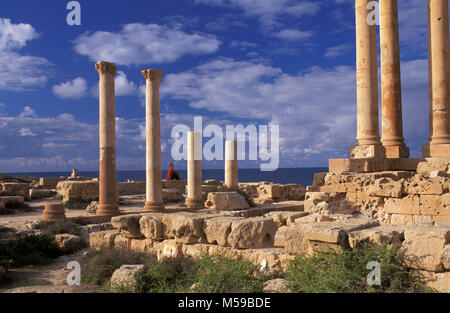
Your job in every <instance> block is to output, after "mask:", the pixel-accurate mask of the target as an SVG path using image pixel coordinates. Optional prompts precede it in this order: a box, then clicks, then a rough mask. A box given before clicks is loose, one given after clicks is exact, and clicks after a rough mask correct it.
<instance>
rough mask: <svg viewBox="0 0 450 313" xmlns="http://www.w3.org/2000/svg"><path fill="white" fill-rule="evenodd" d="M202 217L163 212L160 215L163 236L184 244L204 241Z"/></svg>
mask: <svg viewBox="0 0 450 313" xmlns="http://www.w3.org/2000/svg"><path fill="white" fill-rule="evenodd" d="M203 221H204V218H203V217H201V216H198V215H196V214H187V213H186V214H181V213H180V214H165V215H163V216H162V223H163V225H164V238H166V239H176V240H177V241H179V242H182V243H186V244H193V243H206V236H205V234H204V233H203Z"/></svg>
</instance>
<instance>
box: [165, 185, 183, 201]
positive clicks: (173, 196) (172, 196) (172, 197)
mask: <svg viewBox="0 0 450 313" xmlns="http://www.w3.org/2000/svg"><path fill="white" fill-rule="evenodd" d="M162 192H163V199H164V200H165V201H167V202H179V201H181V200H182V199H183V194H182V193H181V192H180V190H179V189H176V188H164V189H163V190H162Z"/></svg>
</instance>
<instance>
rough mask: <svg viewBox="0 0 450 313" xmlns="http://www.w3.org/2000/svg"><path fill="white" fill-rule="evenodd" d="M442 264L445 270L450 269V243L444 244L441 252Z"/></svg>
mask: <svg viewBox="0 0 450 313" xmlns="http://www.w3.org/2000/svg"><path fill="white" fill-rule="evenodd" d="M442 265H443V266H444V268H445V269H446V270H447V271H450V244H448V245H446V246H445V248H444V252H443V253H442Z"/></svg>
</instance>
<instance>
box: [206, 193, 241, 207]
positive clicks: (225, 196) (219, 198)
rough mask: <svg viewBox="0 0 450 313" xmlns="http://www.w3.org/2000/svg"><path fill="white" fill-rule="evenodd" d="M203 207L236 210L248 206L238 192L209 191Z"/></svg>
mask: <svg viewBox="0 0 450 313" xmlns="http://www.w3.org/2000/svg"><path fill="white" fill-rule="evenodd" d="M205 207H206V208H208V209H210V210H217V211H236V210H245V209H248V208H250V206H249V204H248V202H247V201H246V200H245V198H244V197H243V196H242V195H240V194H239V193H238V192H211V193H209V194H208V199H207V200H206V202H205Z"/></svg>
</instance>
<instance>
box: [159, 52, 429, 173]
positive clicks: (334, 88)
mask: <svg viewBox="0 0 450 313" xmlns="http://www.w3.org/2000/svg"><path fill="white" fill-rule="evenodd" d="M402 70H403V97H404V103H405V104H407V106H406V105H405V113H404V115H405V119H404V120H405V137H406V140H407V143H408V145H409V146H410V147H411V148H412V151H413V154H417V153H419V152H418V151H420V145H422V144H423V143H424V142H425V140H426V137H427V126H426V125H427V118H423V117H424V116H425V117H426V116H427V105H423V103H427V88H426V86H427V77H424V75H423V72H421V71H422V70H424V71H425V70H426V61H425V60H415V61H410V62H406V63H404V64H402ZM355 75H356V74H355V71H354V69H353V68H352V67H346V66H338V67H334V68H331V69H324V68H320V67H312V68H310V69H308V70H306V71H303V72H300V73H298V74H296V75H291V74H286V73H283V71H282V70H280V69H278V68H274V67H271V66H267V65H261V64H256V63H252V62H239V61H235V60H233V59H219V60H215V61H212V62H208V63H206V64H203V65H200V66H198V67H195V68H193V69H192V70H189V71H187V72H184V73H180V74H169V75H167V77H166V79H165V82H164V83H163V85H162V95H164V96H165V97H166V98H172V99H185V100H187V101H189V105H190V106H191V107H193V108H197V109H206V110H209V111H214V112H224V113H227V114H229V116H230V117H233V118H238V119H239V120H241V121H242V122H245V121H249V122H254V121H255V120H261V121H263V122H266V123H268V122H270V123H273V124H277V125H280V137H281V138H280V145H281V146H280V151H281V159H282V164H283V166H289V165H293V166H305V165H307V164H309V165H317V164H323V165H325V164H327V163H326V162H327V159H328V158H330V157H331V158H332V157H348V148H349V147H350V146H351V145H353V144H354V142H355V137H356V87H355V86H356V82H355ZM418 112H420V113H419V114H418ZM412 121H413V122H412Z"/></svg>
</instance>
